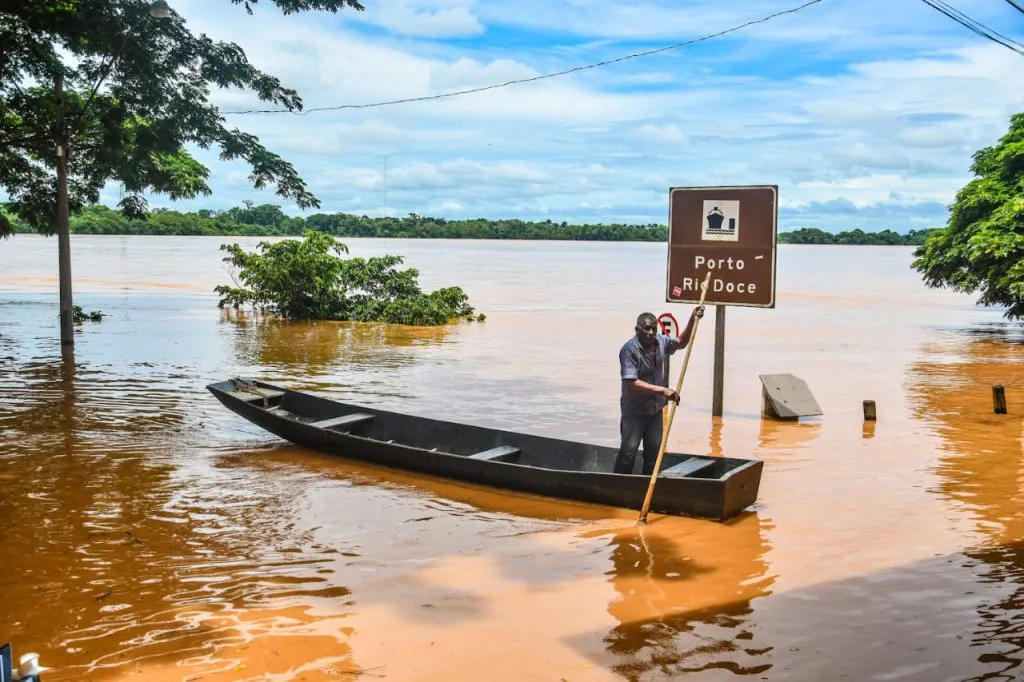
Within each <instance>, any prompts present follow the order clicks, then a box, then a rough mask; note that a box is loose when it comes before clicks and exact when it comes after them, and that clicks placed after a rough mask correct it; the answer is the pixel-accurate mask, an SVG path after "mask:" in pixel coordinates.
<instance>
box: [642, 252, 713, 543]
mask: <svg viewBox="0 0 1024 682" xmlns="http://www.w3.org/2000/svg"><path fill="white" fill-rule="evenodd" d="M710 281H711V273H710V272H709V273H708V275H707V277H705V278H704V284H703V285H701V292H700V303H698V304H697V307H698V308H699V307H700V306H702V305H704V297H705V296H707V294H708V284H709V283H710ZM698 325H700V318H699V317H698V318H694V320H693V329H691V330H690V340H689V341H688V342H687V344H686V355H685V356H683V367H682V369H680V370H679V381H677V382H676V395H677V396H678V395H679V394H681V393H682V390H683V377H684V376H686V366H687V365H688V364H690V352H691V351H692V350H693V342H694V340H695V339H696V338H697V327H698ZM678 405H679V403H678V402H676V401H674V400H673V401H672V405H671V407H669V410H668V425H667V426H666V427H665V430H664V432H663V434H662V438H661V447H659V448H658V459H657V460H655V462H654V471H652V472H651V482H650V483H649V484H648V485H647V497H645V498H644V504H643V507H641V508H640V518H639V519H637V523H646V522H647V512H648V511H649V510H650V508H651V500H652V499H653V498H654V484H655V483H656V482H657V480H658V473H659V472H660V471H661V460H662V458H663V457H664V456H665V448H666V447H667V445H668V434H669V431H671V430H672V420H673V419H675V416H676V407H677V406H678Z"/></svg>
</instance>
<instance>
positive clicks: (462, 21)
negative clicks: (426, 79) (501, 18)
mask: <svg viewBox="0 0 1024 682" xmlns="http://www.w3.org/2000/svg"><path fill="white" fill-rule="evenodd" d="M472 4H473V3H472V2H471V1H467V0H384V1H382V2H376V3H372V4H371V3H366V11H365V12H363V13H361V14H360V15H358V16H359V18H360V19H364V20H366V21H369V22H373V23H376V24H378V25H380V26H383V27H384V28H386V29H388V30H390V31H393V32H395V33H400V34H404V35H412V36H428V37H432V38H452V37H457V36H458V37H465V36H474V35H478V34H480V33H483V31H484V27H483V25H482V24H481V23H480V20H479V19H477V17H476V16H475V15H474V14H473V12H472V10H471V8H472Z"/></svg>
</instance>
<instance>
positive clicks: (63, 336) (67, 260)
mask: <svg viewBox="0 0 1024 682" xmlns="http://www.w3.org/2000/svg"><path fill="white" fill-rule="evenodd" d="M53 86H54V88H53V89H54V97H55V98H56V112H57V130H56V131H55V133H56V141H57V266H58V276H59V277H60V345H61V346H74V345H75V320H74V315H73V313H72V311H73V306H72V301H71V226H70V225H69V221H68V131H67V126H66V124H65V121H64V115H65V113H66V106H65V101H64V74H62V73H58V74H57V75H56V76H55V77H54V82H53Z"/></svg>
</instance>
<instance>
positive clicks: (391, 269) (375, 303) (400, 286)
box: [214, 231, 483, 326]
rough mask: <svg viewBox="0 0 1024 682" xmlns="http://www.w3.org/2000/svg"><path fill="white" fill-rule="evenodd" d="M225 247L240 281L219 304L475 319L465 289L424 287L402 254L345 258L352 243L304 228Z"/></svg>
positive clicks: (311, 315)
mask: <svg viewBox="0 0 1024 682" xmlns="http://www.w3.org/2000/svg"><path fill="white" fill-rule="evenodd" d="M221 250H223V251H226V252H227V253H228V255H227V256H226V257H225V258H224V262H226V263H228V264H230V265H231V266H232V267H233V268H234V269H235V271H236V273H237V274H236V275H234V277H235V279H236V285H237V286H228V285H225V284H221V285H218V286H217V287H215V288H214V291H215V292H217V293H218V294H220V296H221V298H220V300H219V301H218V303H217V305H218V306H220V307H224V306H232V307H234V308H239V307H241V306H243V305H251V306H252V307H254V308H256V309H258V310H260V311H262V312H267V313H270V314H273V315H278V316H280V317H285V318H298V319H314V320H356V321H360V322H391V323H395V324H407V325H433V326H436V325H441V324H445V323H448V322H451V321H453V320H455V319H458V318H470V319H472V318H473V308H472V307H471V306H470V305H469V298H468V297H467V296H466V294H465V292H464V291H463V290H462V289H461V288H459V287H446V288H443V289H438V290H436V291H432V292H430V293H424V292H423V291H422V290H421V289H420V287H419V284H418V283H417V278H418V277H419V271H418V270H416V269H414V268H407V269H405V270H399V269H398V266H399V265H401V264H402V262H403V259H402V257H401V256H393V255H388V256H379V257H372V258H341V257H340V254H347V253H348V247H346V246H345V245H344V244H343V243H341V242H339V241H337V240H336V239H335V238H334V237H332V236H331V235H329V234H325V233H323V232H314V231H310V232H307V233H306V234H305V236H304V238H303V239H302V240H298V239H284V240H281V241H278V242H274V243H271V242H260V243H259V244H258V245H257V252H255V253H250V252H247V251H245V250H244V249H242V247H240V246H239V245H238V244H222V245H221ZM479 319H483V316H482V315H481V316H480V318H479Z"/></svg>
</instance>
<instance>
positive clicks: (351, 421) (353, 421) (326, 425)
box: [309, 412, 373, 430]
mask: <svg viewBox="0 0 1024 682" xmlns="http://www.w3.org/2000/svg"><path fill="white" fill-rule="evenodd" d="M371 419H373V415H372V414H366V413H364V412H356V413H354V414H344V415H342V416H340V417H331V418H330V419H321V420H320V421H318V422H309V425H310V426H316V427H319V428H321V429H336V430H342V429H345V430H347V429H351V428H355V427H356V426H359V425H360V424H365V423H366V422H368V421H370V420H371Z"/></svg>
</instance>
